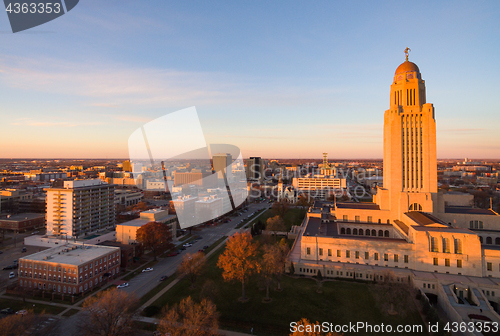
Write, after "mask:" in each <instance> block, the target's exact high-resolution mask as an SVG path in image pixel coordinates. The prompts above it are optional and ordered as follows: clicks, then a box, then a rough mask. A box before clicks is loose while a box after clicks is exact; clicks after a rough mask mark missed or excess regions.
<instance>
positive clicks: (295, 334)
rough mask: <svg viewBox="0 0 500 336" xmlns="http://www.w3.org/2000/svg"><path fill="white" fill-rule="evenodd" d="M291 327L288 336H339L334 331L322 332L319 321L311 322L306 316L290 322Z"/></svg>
mask: <svg viewBox="0 0 500 336" xmlns="http://www.w3.org/2000/svg"><path fill="white" fill-rule="evenodd" d="M291 328H292V333H291V334H290V336H340V335H339V334H338V333H336V332H328V333H325V332H323V330H322V326H321V324H320V323H319V322H316V323H311V322H309V320H308V319H306V318H302V319H301V320H300V321H298V322H294V323H292V324H291Z"/></svg>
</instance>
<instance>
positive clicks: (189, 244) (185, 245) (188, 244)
mask: <svg viewBox="0 0 500 336" xmlns="http://www.w3.org/2000/svg"><path fill="white" fill-rule="evenodd" d="M182 246H183V247H191V246H193V244H191V243H186V244H184V245H182Z"/></svg>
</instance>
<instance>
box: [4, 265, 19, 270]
mask: <svg viewBox="0 0 500 336" xmlns="http://www.w3.org/2000/svg"><path fill="white" fill-rule="evenodd" d="M17 267H18V266H17V265H15V264H14V265H9V266H5V267H4V268H3V270H4V271H6V270H11V269H16V268H17Z"/></svg>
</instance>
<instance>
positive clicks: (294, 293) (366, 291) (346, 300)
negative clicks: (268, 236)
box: [154, 250, 425, 336]
mask: <svg viewBox="0 0 500 336" xmlns="http://www.w3.org/2000/svg"><path fill="white" fill-rule="evenodd" d="M222 251H223V250H219V251H217V252H216V253H214V255H212V256H211V257H210V258H209V260H208V263H207V265H208V267H207V271H206V274H205V275H204V276H202V277H200V278H199V279H198V281H197V282H196V288H195V289H194V290H191V289H190V288H189V287H190V282H189V281H188V280H181V281H180V282H179V283H177V284H176V285H175V286H174V287H173V288H172V289H171V290H169V291H168V292H167V293H165V295H164V296H162V297H161V298H160V299H159V300H157V301H156V302H155V303H154V305H156V306H159V307H163V306H165V305H167V304H168V305H173V304H175V303H178V302H179V301H180V300H181V299H182V298H185V297H187V296H191V297H193V298H194V299H195V300H199V299H200V291H201V288H202V286H203V284H204V282H205V281H207V280H208V279H210V280H212V281H213V282H214V284H215V286H216V288H217V290H218V293H217V295H215V297H214V300H213V301H214V302H215V304H216V305H217V309H218V311H219V312H220V314H221V318H220V327H221V329H229V330H235V331H240V332H247V333H250V330H251V328H253V330H254V334H257V335H268V336H270V335H287V334H288V331H289V324H290V322H292V321H298V320H299V319H300V318H302V317H306V318H308V319H309V320H310V321H314V322H316V321H319V322H320V323H321V322H324V321H327V322H331V323H335V324H345V323H347V324H348V323H349V322H358V321H363V322H367V323H371V324H380V323H384V324H391V325H393V326H396V325H397V324H422V321H421V319H420V315H419V314H418V312H417V310H416V307H414V306H413V305H412V304H411V306H410V307H408V311H409V312H408V314H407V316H406V317H405V318H402V317H401V316H399V315H396V316H390V315H388V314H385V313H383V312H381V310H380V309H379V308H377V303H376V300H375V299H374V295H375V294H377V291H378V290H379V289H378V288H377V286H375V285H373V284H371V283H366V284H365V283H357V282H345V281H327V282H324V285H323V293H322V294H318V293H316V288H317V283H316V281H315V280H314V279H310V278H290V277H283V281H282V287H283V291H282V292H275V291H274V290H272V291H271V293H270V297H271V298H272V299H273V301H272V302H271V303H262V299H263V298H264V297H265V291H264V290H259V285H258V278H257V277H254V278H253V279H251V280H250V281H249V283H248V284H247V286H246V290H247V296H248V297H249V298H250V301H249V302H246V303H240V302H238V301H237V299H238V297H240V296H241V284H240V283H238V282H233V283H227V282H224V281H223V279H222V271H221V270H220V269H219V268H218V267H217V266H216V263H217V259H218V256H219V255H220V254H221V253H222ZM364 335H370V334H369V333H366V334H364ZM374 335H379V334H374ZM423 335H425V334H423Z"/></svg>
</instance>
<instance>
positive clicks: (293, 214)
mask: <svg viewBox="0 0 500 336" xmlns="http://www.w3.org/2000/svg"><path fill="white" fill-rule="evenodd" d="M305 211H306V210H304V209H300V208H290V209H288V211H287V212H286V213H285V218H284V220H285V226H286V230H287V231H289V230H290V228H291V227H292V226H293V225H300V224H301V223H302V220H303V219H304V217H305V215H306V212H305ZM274 216H276V215H275V214H274V212H273V209H268V210H266V211H264V212H263V213H262V214H261V215H260V216H259V217H260V220H262V222H263V223H264V224H265V223H266V222H267V219H268V218H270V217H274ZM258 221H259V219H257V220H256V222H258Z"/></svg>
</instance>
